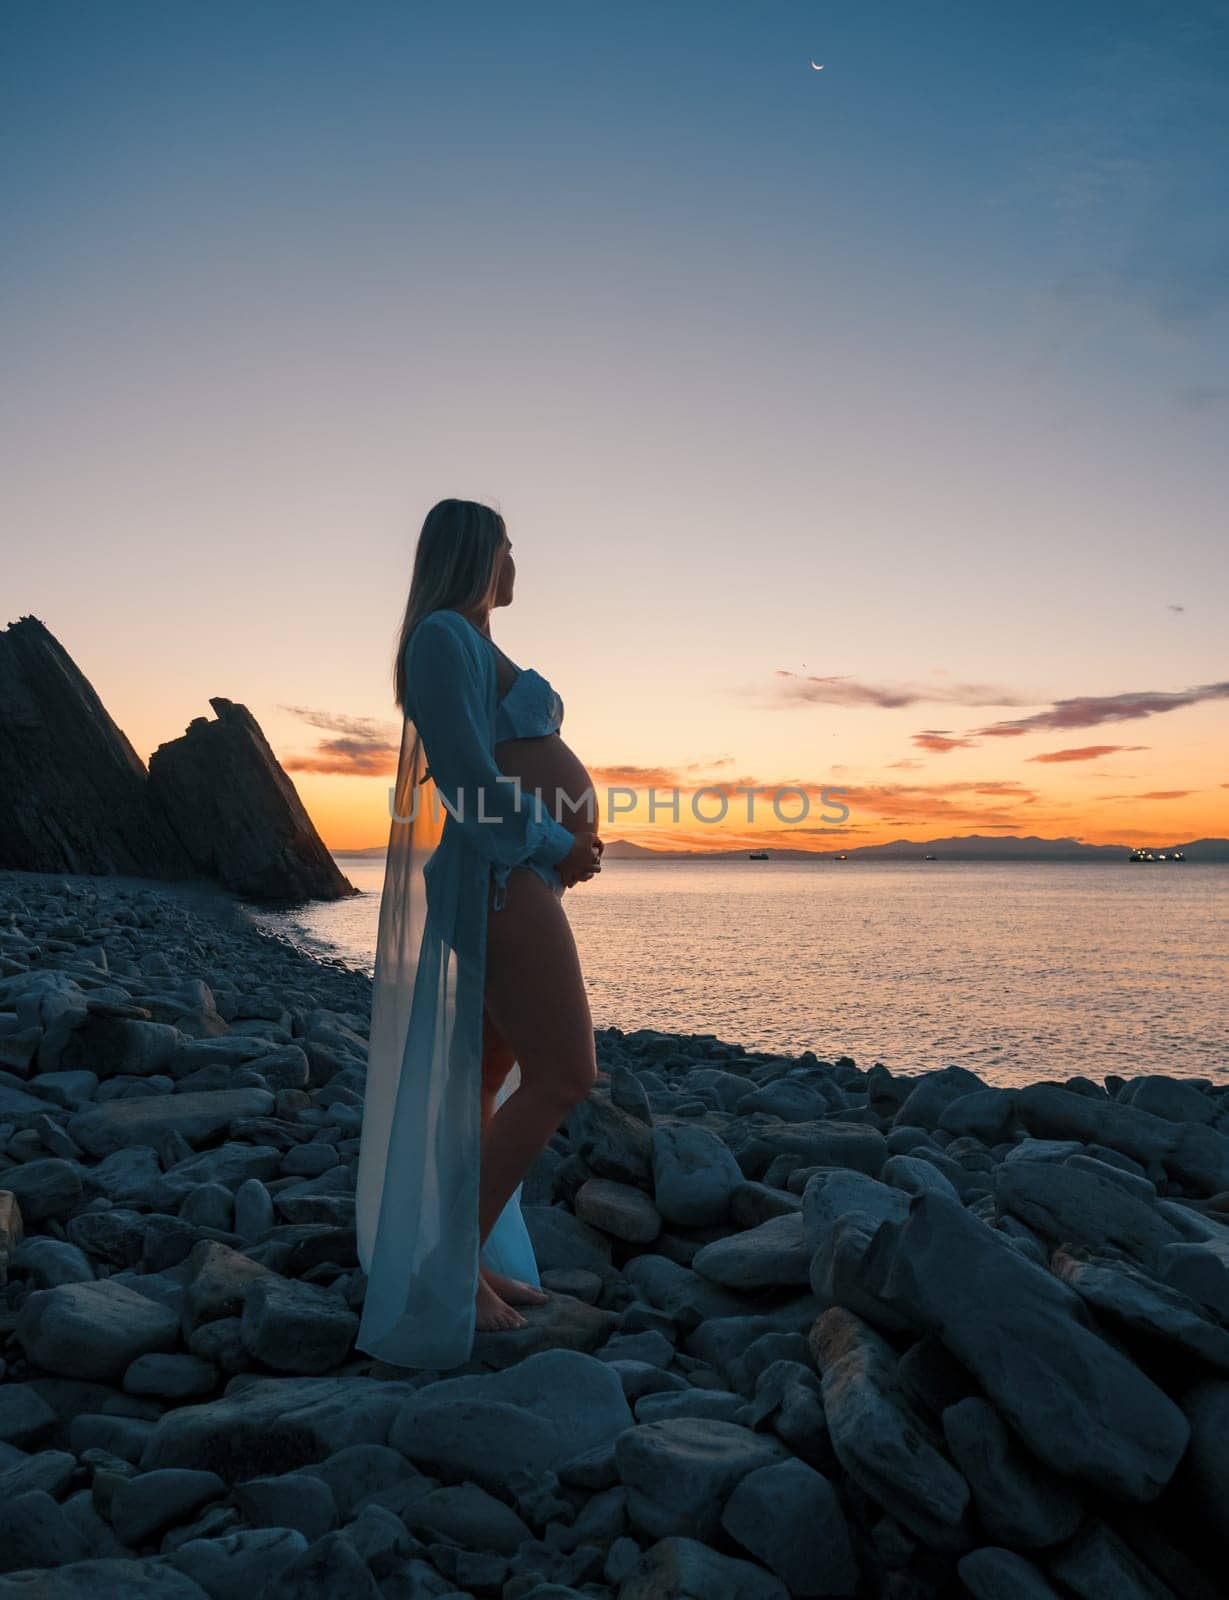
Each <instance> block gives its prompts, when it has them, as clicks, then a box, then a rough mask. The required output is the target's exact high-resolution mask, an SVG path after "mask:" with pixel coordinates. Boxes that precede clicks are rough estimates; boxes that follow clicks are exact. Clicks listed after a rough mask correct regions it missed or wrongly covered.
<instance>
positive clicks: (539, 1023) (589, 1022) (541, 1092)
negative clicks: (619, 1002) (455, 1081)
mask: <svg viewBox="0 0 1229 1600" xmlns="http://www.w3.org/2000/svg"><path fill="white" fill-rule="evenodd" d="M486 1008H487V1011H488V1013H489V1015H490V1018H491V1022H492V1023H493V1025H494V1027H495V1029H496V1030H497V1031H498V1033H499V1034H500V1036H501V1037H502V1038H503V1040H504V1041H505V1042H506V1044H507V1047H508V1048H509V1049H510V1050H511V1052H512V1055H513V1057H514V1059H515V1060H516V1061H517V1062H518V1063H519V1065H520V1069H521V1081H520V1084H519V1085H518V1087H517V1089H516V1091H515V1092H514V1093H513V1094H511V1095H509V1096H508V1098H507V1099H506V1100H505V1101H504V1103H503V1104H502V1105H501V1106H500V1107H499V1108H498V1110H496V1111H495V1112H494V1114H493V1115H492V1116H491V1119H490V1121H489V1122H488V1123H487V1125H486V1127H485V1128H484V1129H483V1132H482V1171H481V1180H480V1188H479V1201H478V1229H479V1236H480V1239H481V1241H483V1242H485V1240H486V1237H487V1235H488V1234H489V1233H490V1231H491V1229H492V1228H493V1227H494V1225H495V1222H496V1219H497V1218H498V1216H499V1213H500V1212H501V1211H502V1210H503V1208H504V1206H505V1205H506V1204H507V1203H508V1200H509V1198H510V1197H511V1195H512V1192H513V1190H514V1189H515V1188H516V1186H517V1184H518V1183H520V1181H521V1179H522V1178H524V1176H525V1174H526V1173H527V1172H528V1170H529V1168H530V1167H531V1166H532V1165H533V1162H534V1160H535V1159H536V1158H537V1156H539V1155H540V1154H541V1152H542V1150H543V1149H544V1148H545V1147H546V1145H547V1144H548V1143H549V1141H550V1138H551V1135H552V1134H553V1133H554V1132H555V1131H556V1129H557V1128H558V1127H559V1124H560V1123H561V1122H562V1121H563V1120H564V1118H565V1117H566V1116H567V1114H568V1112H569V1111H571V1109H572V1108H573V1106H575V1105H577V1104H578V1103H579V1102H580V1101H581V1100H583V1099H584V1098H585V1096H586V1095H587V1094H588V1093H589V1091H590V1090H591V1089H592V1087H593V1083H594V1079H595V1076H596V1071H597V1063H596V1056H595V1047H594V1038H593V1019H592V1017H591V1015H590V1012H589V998H588V996H587V995H586V993H585V984H584V978H583V976H582V974H581V970H580V958H579V956H578V955H577V953H576V941H575V939H574V938H573V936H572V929H571V925H570V923H569V922H568V919H567V914H566V912H565V911H564V909H563V906H562V905H561V904H560V902H559V900H558V898H557V897H556V896H555V895H554V894H553V893H552V891H551V889H550V887H549V886H548V885H547V884H546V883H544V882H543V881H542V879H541V878H539V877H538V875H537V873H536V872H532V871H530V870H529V869H528V868H523V867H514V868H513V869H512V871H511V872H510V873H509V874H508V880H507V898H506V900H505V903H504V905H503V907H502V909H501V910H499V911H495V910H492V909H490V900H489V896H488V913H487V945H486Z"/></svg>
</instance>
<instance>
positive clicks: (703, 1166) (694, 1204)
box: [652, 1124, 743, 1227]
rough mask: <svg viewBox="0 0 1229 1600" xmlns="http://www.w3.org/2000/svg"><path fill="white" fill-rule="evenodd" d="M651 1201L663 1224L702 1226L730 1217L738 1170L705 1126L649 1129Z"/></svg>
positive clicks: (740, 1179)
mask: <svg viewBox="0 0 1229 1600" xmlns="http://www.w3.org/2000/svg"><path fill="white" fill-rule="evenodd" d="M652 1169H653V1203H654V1205H655V1206H656V1207H657V1210H658V1211H659V1212H660V1213H661V1215H662V1216H663V1217H664V1218H665V1219H666V1221H667V1222H673V1223H678V1224H680V1225H681V1226H683V1227H706V1226H708V1225H709V1224H711V1223H717V1222H723V1221H725V1219H726V1218H727V1217H728V1216H729V1212H730V1202H731V1199H732V1197H733V1195H734V1193H735V1191H736V1190H737V1189H738V1188H739V1187H740V1186H741V1185H742V1182H743V1173H742V1169H741V1168H740V1166H739V1165H738V1162H737V1161H736V1160H735V1158H734V1155H733V1153H732V1152H731V1151H730V1149H729V1148H728V1146H727V1145H726V1144H725V1143H724V1142H723V1141H722V1140H721V1139H719V1138H718V1137H717V1135H716V1134H715V1133H712V1132H711V1131H710V1130H709V1129H708V1128H704V1127H699V1126H694V1125H692V1126H674V1125H670V1124H659V1125H658V1126H657V1127H655V1128H654V1129H653V1133H652Z"/></svg>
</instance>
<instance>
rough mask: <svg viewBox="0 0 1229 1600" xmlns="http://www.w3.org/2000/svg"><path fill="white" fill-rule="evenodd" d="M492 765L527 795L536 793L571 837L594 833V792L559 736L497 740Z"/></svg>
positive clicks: (586, 773)
mask: <svg viewBox="0 0 1229 1600" xmlns="http://www.w3.org/2000/svg"><path fill="white" fill-rule="evenodd" d="M495 765H496V766H497V767H498V768H499V770H500V771H501V772H502V773H505V774H506V775H507V776H508V777H510V778H513V777H515V778H519V779H520V780H521V788H522V790H524V792H525V793H526V794H527V795H529V794H533V793H534V792H535V791H537V792H538V793H539V794H540V795H541V796H542V804H543V805H544V806H545V807H546V809H547V811H548V812H549V813H550V815H551V816H552V817H554V819H555V820H556V822H561V823H562V824H563V826H564V827H565V828H567V829H569V830H570V831H571V832H572V833H596V832H597V831H598V825H597V791H596V790H595V789H594V787H593V781H592V779H591V778H590V777H589V774H588V772H587V771H586V770H585V765H584V763H583V762H582V761H581V760H580V758H579V757H578V756H576V755H574V754H573V752H572V751H571V750H569V749H568V747H567V745H566V744H564V742H563V738H562V736H561V735H560V734H557V733H547V734H543V735H542V736H541V737H540V738H537V739H501V740H500V741H499V742H498V744H496V746H495ZM556 791H557V792H556Z"/></svg>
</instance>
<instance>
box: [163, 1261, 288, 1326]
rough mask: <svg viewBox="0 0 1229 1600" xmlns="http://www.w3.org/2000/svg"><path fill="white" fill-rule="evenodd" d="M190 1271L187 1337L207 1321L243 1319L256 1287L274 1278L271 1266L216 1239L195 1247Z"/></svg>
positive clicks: (185, 1313) (185, 1320)
mask: <svg viewBox="0 0 1229 1600" xmlns="http://www.w3.org/2000/svg"><path fill="white" fill-rule="evenodd" d="M188 1271H189V1275H190V1276H189V1282H188V1285H187V1288H186V1289H185V1291H184V1297H183V1331H184V1333H185V1335H191V1334H192V1333H193V1332H194V1331H195V1330H196V1329H197V1328H199V1327H200V1326H201V1325H202V1324H204V1323H206V1322H217V1321H220V1320H221V1319H222V1318H223V1317H239V1316H242V1314H243V1306H244V1302H245V1301H246V1299H247V1296H248V1294H249V1293H250V1292H251V1289H252V1287H253V1285H254V1284H256V1283H258V1282H260V1281H262V1280H263V1279H266V1278H271V1277H273V1276H274V1274H273V1273H271V1272H270V1271H269V1269H268V1267H264V1266H262V1265H261V1264H260V1262H258V1261H253V1260H252V1259H251V1257H250V1256H246V1255H243V1254H241V1253H240V1252H239V1251H238V1250H232V1249H231V1248H230V1246H229V1245H224V1244H221V1243H219V1242H218V1241H217V1240H216V1239H202V1241H201V1242H200V1244H198V1245H196V1246H194V1247H193V1250H192V1254H191V1255H190V1256H189V1258H188Z"/></svg>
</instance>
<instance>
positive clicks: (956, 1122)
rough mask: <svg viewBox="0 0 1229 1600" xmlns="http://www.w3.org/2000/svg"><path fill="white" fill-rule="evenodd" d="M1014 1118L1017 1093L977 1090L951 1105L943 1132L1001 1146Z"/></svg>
mask: <svg viewBox="0 0 1229 1600" xmlns="http://www.w3.org/2000/svg"><path fill="white" fill-rule="evenodd" d="M1014 1115H1015V1094H1014V1091H1013V1090H1011V1089H977V1090H974V1092H973V1093H972V1094H965V1095H961V1096H960V1098H959V1099H958V1100H950V1101H949V1102H948V1103H947V1105H946V1106H945V1107H944V1108H943V1112H942V1115H941V1116H940V1117H939V1128H940V1129H941V1130H942V1132H944V1133H950V1134H951V1135H952V1136H953V1138H957V1139H960V1138H968V1137H972V1138H974V1139H980V1140H981V1141H982V1142H983V1143H984V1144H997V1143H998V1141H999V1140H1000V1139H1002V1138H1003V1137H1004V1135H1005V1134H1006V1132H1007V1129H1008V1128H1009V1127H1010V1125H1011V1121H1012V1118H1013V1116H1014ZM897 1125H898V1126H899V1122H898V1124H897ZM893 1131H895V1130H893Z"/></svg>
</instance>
